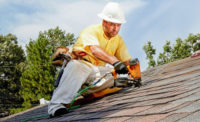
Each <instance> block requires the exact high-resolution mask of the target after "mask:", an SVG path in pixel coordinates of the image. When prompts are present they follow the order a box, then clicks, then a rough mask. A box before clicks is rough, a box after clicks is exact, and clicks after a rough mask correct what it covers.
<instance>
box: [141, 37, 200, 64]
mask: <svg viewBox="0 0 200 122" xmlns="http://www.w3.org/2000/svg"><path fill="white" fill-rule="evenodd" d="M143 49H144V51H145V53H146V56H147V59H148V60H149V62H148V64H149V67H154V66H156V64H157V65H163V64H166V63H169V62H173V61H176V60H180V59H183V58H186V57H189V56H190V55H191V54H192V53H194V52H195V51H197V50H200V34H196V35H193V34H189V36H188V37H187V38H186V39H185V40H182V39H181V38H177V39H176V43H175V44H174V45H173V46H172V47H171V46H170V41H166V44H165V45H164V46H163V53H160V54H159V56H158V59H157V62H155V61H154V60H153V55H155V50H154V49H153V46H152V45H151V42H148V43H147V45H146V44H145V45H144V47H143Z"/></svg>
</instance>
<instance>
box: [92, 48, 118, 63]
mask: <svg viewBox="0 0 200 122" xmlns="http://www.w3.org/2000/svg"><path fill="white" fill-rule="evenodd" d="M90 50H91V52H92V54H93V55H94V56H95V57H97V58H98V59H100V60H102V61H104V62H106V63H109V64H113V63H115V62H116V61H118V59H117V58H116V57H115V56H111V55H109V54H108V53H107V52H105V51H104V50H103V49H102V48H101V47H99V46H97V45H92V46H90Z"/></svg>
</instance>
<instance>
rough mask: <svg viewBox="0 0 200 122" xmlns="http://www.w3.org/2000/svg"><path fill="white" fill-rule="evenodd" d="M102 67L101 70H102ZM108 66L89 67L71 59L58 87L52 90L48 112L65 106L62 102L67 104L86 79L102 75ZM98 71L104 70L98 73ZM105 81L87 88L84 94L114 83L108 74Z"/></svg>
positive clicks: (53, 111) (52, 113) (50, 112)
mask: <svg viewBox="0 0 200 122" xmlns="http://www.w3.org/2000/svg"><path fill="white" fill-rule="evenodd" d="M102 69H103V70H102ZM109 69H110V68H98V67H96V66H92V67H89V66H88V65H86V64H84V63H82V62H81V61H78V60H71V61H70V62H69V63H68V65H67V66H66V67H65V69H64V72H63V75H62V77H61V80H60V83H59V85H58V87H57V88H56V89H55V90H54V93H53V96H52V98H51V101H50V103H49V106H48V113H49V114H51V115H54V113H55V111H56V110H57V109H59V108H65V107H64V106H63V104H69V103H70V102H71V101H72V100H73V98H74V97H75V95H76V94H77V92H78V91H79V90H80V88H81V87H82V88H83V87H84V85H83V84H84V83H85V82H86V81H87V83H88V82H89V83H90V84H91V82H92V81H94V80H96V79H97V78H100V77H101V76H103V74H105V73H106V71H110V70H109ZM100 71H102V72H104V73H101V74H100ZM107 79H108V80H107V81H108V82H109V83H107V82H105V81H104V83H102V85H101V86H97V87H96V88H92V89H90V90H88V91H87V92H86V93H85V94H89V93H93V92H96V91H100V90H103V89H105V88H108V87H111V86H112V85H113V83H114V81H113V77H112V76H108V77H107Z"/></svg>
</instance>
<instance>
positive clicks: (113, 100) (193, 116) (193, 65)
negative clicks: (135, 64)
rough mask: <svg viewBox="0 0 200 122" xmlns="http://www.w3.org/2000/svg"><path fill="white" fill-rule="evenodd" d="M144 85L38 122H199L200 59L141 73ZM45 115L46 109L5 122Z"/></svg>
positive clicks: (174, 63)
mask: <svg viewBox="0 0 200 122" xmlns="http://www.w3.org/2000/svg"><path fill="white" fill-rule="evenodd" d="M142 80H143V86H142V87H141V88H129V89H124V90H122V91H120V92H119V93H116V94H112V95H109V96H106V97H103V98H102V99H99V100H96V101H94V102H92V103H89V104H86V105H83V106H81V107H80V108H78V109H74V110H72V111H71V112H70V113H68V114H65V115H63V116H60V117H56V118H43V119H38V120H37V121H52V122H54V121H104V122H107V121H108V122H109V121H113V122H115V121H119V122H121V121H127V122H129V121H130V122H133V121H135V122H154V121H159V122H174V121H178V122H179V121H181V122H188V121H192V122H194V121H200V56H198V57H195V58H186V59H183V60H180V61H176V62H173V63H170V64H166V65H163V66H159V67H155V68H152V69H149V70H147V71H145V72H143V73H142ZM42 114H47V106H43V107H40V108H38V109H35V110H32V111H29V112H26V113H24V114H21V115H17V116H15V117H12V118H10V119H7V120H6V121H21V120H24V119H26V118H28V117H31V116H36V115H42Z"/></svg>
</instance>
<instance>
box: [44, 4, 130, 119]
mask: <svg viewBox="0 0 200 122" xmlns="http://www.w3.org/2000/svg"><path fill="white" fill-rule="evenodd" d="M98 17H100V18H101V19H102V24H99V25H92V26H89V27H87V28H86V29H84V30H83V31H82V32H81V34H80V36H79V38H78V40H77V41H76V43H75V44H74V46H73V51H74V52H75V54H76V55H77V56H80V57H82V58H83V59H84V60H71V61H70V62H69V63H68V64H67V66H66V67H65V69H64V73H63V75H62V77H61V80H60V83H59V85H58V87H57V88H56V89H55V90H54V93H53V96H52V98H51V101H50V103H49V106H48V113H49V115H50V116H58V115H62V114H65V113H67V110H66V109H65V106H64V104H69V103H70V102H71V101H72V100H73V98H74V97H75V95H76V94H77V92H78V91H79V90H80V89H81V88H83V86H84V84H86V82H92V81H93V80H95V79H96V78H97V77H100V76H102V75H103V74H105V71H111V69H110V68H108V67H105V65H106V63H108V64H111V65H113V66H114V68H115V71H116V72H117V73H119V74H120V73H127V72H128V69H127V67H126V65H128V61H129V60H130V59H131V56H130V54H129V53H128V50H127V48H126V45H125V43H124V41H123V39H122V37H121V36H120V35H119V34H118V32H119V30H120V27H121V25H122V24H123V23H125V22H126V20H125V17H124V14H123V11H122V9H121V7H120V5H119V4H118V3H115V2H109V3H108V4H107V5H106V6H105V7H104V9H103V11H102V12H101V13H100V14H98ZM105 80H106V82H104V83H103V84H100V87H98V88H94V89H90V90H88V91H87V92H89V93H92V92H96V91H99V90H103V89H105V88H109V87H111V86H113V84H114V80H113V78H112V77H107V78H105ZM107 81H109V82H107Z"/></svg>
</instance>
